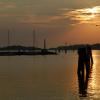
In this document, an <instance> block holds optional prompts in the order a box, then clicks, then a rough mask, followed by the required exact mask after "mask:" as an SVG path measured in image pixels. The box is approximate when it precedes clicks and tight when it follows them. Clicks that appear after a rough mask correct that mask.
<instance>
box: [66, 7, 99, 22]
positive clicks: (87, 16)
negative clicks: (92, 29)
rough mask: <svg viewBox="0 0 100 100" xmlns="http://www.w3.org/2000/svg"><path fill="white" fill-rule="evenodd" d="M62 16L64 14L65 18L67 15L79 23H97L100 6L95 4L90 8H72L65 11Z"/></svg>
mask: <svg viewBox="0 0 100 100" xmlns="http://www.w3.org/2000/svg"><path fill="white" fill-rule="evenodd" d="M64 16H66V17H67V18H68V16H69V17H70V19H71V20H76V21H79V22H80V23H93V24H99V23H100V6H95V7H92V8H83V9H76V10H73V9H72V10H70V11H69V12H67V13H65V14H64Z"/></svg>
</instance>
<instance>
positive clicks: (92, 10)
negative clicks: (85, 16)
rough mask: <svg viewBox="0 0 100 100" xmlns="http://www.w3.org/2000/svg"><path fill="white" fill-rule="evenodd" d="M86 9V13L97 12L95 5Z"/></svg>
mask: <svg viewBox="0 0 100 100" xmlns="http://www.w3.org/2000/svg"><path fill="white" fill-rule="evenodd" d="M86 10H87V13H91V14H95V13H98V9H97V8H96V7H94V8H89V9H86Z"/></svg>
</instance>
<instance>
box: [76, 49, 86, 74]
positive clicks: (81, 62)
mask: <svg viewBox="0 0 100 100" xmlns="http://www.w3.org/2000/svg"><path fill="white" fill-rule="evenodd" d="M85 58H86V48H79V49H78V70H77V72H78V73H79V74H81V73H84V64H85Z"/></svg>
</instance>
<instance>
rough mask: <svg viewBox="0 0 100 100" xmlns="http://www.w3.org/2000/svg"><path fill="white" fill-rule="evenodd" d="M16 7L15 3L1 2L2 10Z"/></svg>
mask: <svg viewBox="0 0 100 100" xmlns="http://www.w3.org/2000/svg"><path fill="white" fill-rule="evenodd" d="M15 7H16V4H15V3H4V2H0V8H15Z"/></svg>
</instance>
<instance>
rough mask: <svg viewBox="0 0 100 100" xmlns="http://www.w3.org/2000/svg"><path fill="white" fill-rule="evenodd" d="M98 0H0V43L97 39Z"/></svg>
mask: <svg viewBox="0 0 100 100" xmlns="http://www.w3.org/2000/svg"><path fill="white" fill-rule="evenodd" d="M99 25H100V0H0V45H2V46H3V45H7V31H8V29H9V30H10V45H26V46H28V45H32V41H33V38H32V36H33V34H32V32H33V30H34V29H35V30H36V45H37V46H39V47H42V45H43V39H45V38H46V39H47V45H48V47H55V46H59V45H64V44H65V43H67V44H81V43H98V42H100V26H99Z"/></svg>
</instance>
